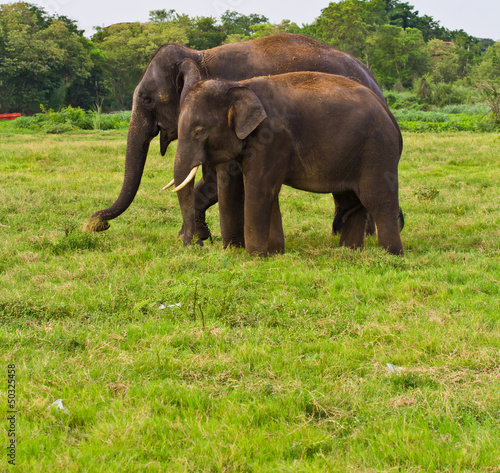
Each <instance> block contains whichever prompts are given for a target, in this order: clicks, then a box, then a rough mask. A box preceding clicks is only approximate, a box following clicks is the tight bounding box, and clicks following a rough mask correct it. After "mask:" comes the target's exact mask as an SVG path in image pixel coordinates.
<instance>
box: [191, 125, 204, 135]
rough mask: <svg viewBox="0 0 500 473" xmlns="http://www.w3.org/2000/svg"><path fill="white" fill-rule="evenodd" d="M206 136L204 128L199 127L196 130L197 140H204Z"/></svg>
mask: <svg viewBox="0 0 500 473" xmlns="http://www.w3.org/2000/svg"><path fill="white" fill-rule="evenodd" d="M204 135H205V130H204V129H203V127H202V126H197V127H196V128H195V129H194V136H195V137H196V138H203V136H204Z"/></svg>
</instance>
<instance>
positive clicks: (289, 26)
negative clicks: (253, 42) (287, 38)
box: [250, 20, 300, 38]
mask: <svg viewBox="0 0 500 473" xmlns="http://www.w3.org/2000/svg"><path fill="white" fill-rule="evenodd" d="M250 29H251V31H252V32H253V35H252V38H262V37H264V36H271V35H273V34H278V33H300V27H299V26H298V25H297V23H292V22H291V21H290V20H282V22H281V23H277V24H272V23H263V24H259V25H253V26H252V27H251V28H250Z"/></svg>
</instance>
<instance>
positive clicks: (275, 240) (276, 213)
mask: <svg viewBox="0 0 500 473" xmlns="http://www.w3.org/2000/svg"><path fill="white" fill-rule="evenodd" d="M268 250H269V253H284V252H285V235H284V233H283V222H282V220H281V212H280V203H279V199H278V198H276V200H275V201H274V204H273V208H272V211H271V228H270V229H269V247H268Z"/></svg>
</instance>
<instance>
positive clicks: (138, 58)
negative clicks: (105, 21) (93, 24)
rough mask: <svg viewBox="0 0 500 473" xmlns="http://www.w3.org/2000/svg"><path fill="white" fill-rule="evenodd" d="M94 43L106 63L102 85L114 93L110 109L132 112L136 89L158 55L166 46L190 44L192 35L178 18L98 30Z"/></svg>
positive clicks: (119, 25)
mask: <svg viewBox="0 0 500 473" xmlns="http://www.w3.org/2000/svg"><path fill="white" fill-rule="evenodd" d="M181 20H183V19H182V18H181ZM92 40H93V42H94V43H95V46H96V47H97V48H98V49H99V50H100V51H102V52H103V54H104V56H105V59H106V66H105V72H104V77H103V79H104V80H102V84H103V85H105V86H106V87H107V88H108V89H110V88H111V89H112V91H113V94H112V96H111V97H110V96H108V97H107V102H106V103H107V106H110V107H112V108H120V109H128V108H130V107H131V105H132V95H133V91H134V89H135V86H136V85H137V83H138V82H139V80H140V78H141V76H142V74H143V73H144V70H145V68H146V66H147V65H148V63H149V61H150V60H151V57H152V56H153V54H154V53H155V51H156V50H157V49H158V48H159V47H160V46H162V45H163V44H166V43H177V44H186V43H187V42H188V32H187V31H186V29H185V28H184V27H183V26H181V24H180V22H179V21H178V18H176V19H174V20H173V21H165V22H163V21H162V22H157V23H119V24H116V25H111V26H109V27H107V28H97V32H96V34H95V35H94V36H93V37H92Z"/></svg>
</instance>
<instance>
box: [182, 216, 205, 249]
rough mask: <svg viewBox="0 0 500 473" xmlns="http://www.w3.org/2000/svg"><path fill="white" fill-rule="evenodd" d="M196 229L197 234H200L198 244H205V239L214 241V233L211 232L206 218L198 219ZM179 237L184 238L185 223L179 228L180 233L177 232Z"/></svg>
mask: <svg viewBox="0 0 500 473" xmlns="http://www.w3.org/2000/svg"><path fill="white" fill-rule="evenodd" d="M195 231H196V234H197V235H198V240H197V241H196V243H197V244H198V245H200V246H203V241H204V240H209V239H210V243H213V239H212V233H211V232H210V228H208V224H207V222H205V220H197V221H196V227H195ZM177 238H182V239H184V225H182V228H181V229H180V230H179V233H177Z"/></svg>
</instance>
